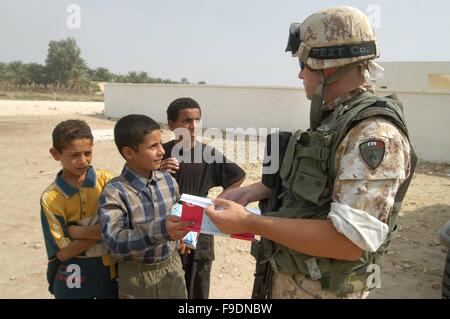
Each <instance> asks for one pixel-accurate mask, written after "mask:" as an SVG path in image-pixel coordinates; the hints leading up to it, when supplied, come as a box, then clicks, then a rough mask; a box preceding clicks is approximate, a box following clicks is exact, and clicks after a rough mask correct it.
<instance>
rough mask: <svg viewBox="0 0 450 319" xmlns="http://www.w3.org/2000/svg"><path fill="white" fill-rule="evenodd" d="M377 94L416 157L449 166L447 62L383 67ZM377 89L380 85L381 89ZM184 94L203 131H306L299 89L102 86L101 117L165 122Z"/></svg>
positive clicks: (306, 116)
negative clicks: (397, 104)
mask: <svg viewBox="0 0 450 319" xmlns="http://www.w3.org/2000/svg"><path fill="white" fill-rule="evenodd" d="M383 67H385V68H386V77H385V79H384V80H383V81H380V82H379V83H377V86H378V87H379V88H380V89H379V90H378V92H377V94H378V95H388V94H390V93H394V92H395V93H397V95H398V96H399V98H400V100H401V101H402V102H403V104H404V111H405V116H406V119H407V121H408V125H409V130H410V135H411V140H412V144H413V146H414V148H415V150H416V152H417V154H418V156H419V158H420V159H423V160H428V161H433V162H448V163H450V138H449V136H450V123H449V122H450V87H446V85H447V84H448V83H449V82H448V77H447V76H448V75H449V74H450V62H443V63H438V62H436V63H435V62H430V63H417V64H415V63H410V62H400V63H394V62H389V63H383ZM381 87H384V88H383V89H381ZM183 96H188V97H192V98H194V99H196V100H197V101H198V102H199V103H200V105H201V107H202V109H203V110H204V115H203V117H202V118H203V127H204V128H211V127H215V128H220V129H222V130H224V129H227V128H242V129H244V130H246V129H248V128H256V129H258V128H279V129H281V130H296V129H305V130H306V129H307V128H308V124H309V105H310V102H309V101H308V100H307V99H306V98H305V94H304V92H303V89H302V88H291V87H259V86H218V85H161V84H106V85H105V113H106V115H108V116H111V117H115V118H118V117H121V116H124V115H127V114H132V113H140V114H146V115H149V116H151V117H152V118H154V119H155V120H157V121H159V122H161V123H166V122H167V116H166V109H167V106H168V105H169V103H170V102H171V101H172V100H174V99H176V98H178V97H183Z"/></svg>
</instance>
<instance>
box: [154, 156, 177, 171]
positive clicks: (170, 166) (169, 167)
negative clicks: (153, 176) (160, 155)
mask: <svg viewBox="0 0 450 319" xmlns="http://www.w3.org/2000/svg"><path fill="white" fill-rule="evenodd" d="M179 169H180V163H179V162H178V160H177V159H176V158H175V157H169V158H167V159H165V160H163V161H161V166H160V167H159V170H160V171H168V172H169V173H170V174H175V173H176V172H177V171H178V170H179Z"/></svg>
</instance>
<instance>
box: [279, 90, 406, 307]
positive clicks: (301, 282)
mask: <svg viewBox="0 0 450 319" xmlns="http://www.w3.org/2000/svg"><path fill="white" fill-rule="evenodd" d="M361 90H364V89H363V88H360V89H359V90H357V91H355V92H354V94H347V95H345V96H343V97H342V99H344V100H348V99H349V98H351V97H352V96H354V95H355V94H357V93H358V92H361ZM342 99H341V101H342ZM341 101H335V102H341ZM334 104H338V103H334ZM325 108H328V109H330V106H329V105H328V106H325ZM373 139H376V140H381V141H383V142H384V143H385V148H386V153H385V157H384V160H383V161H382V162H381V164H380V165H379V166H378V167H377V168H376V169H375V170H373V169H372V168H371V167H369V166H368V165H367V164H366V163H365V162H364V160H363V159H362V158H361V155H360V150H359V145H361V144H362V143H364V142H367V141H370V140H373ZM335 163H336V179H335V182H334V187H333V202H336V203H339V204H342V205H347V206H350V207H351V208H353V209H358V210H361V211H364V212H366V213H368V214H370V215H371V216H374V217H375V218H377V219H378V220H380V221H381V222H383V223H386V222H387V218H388V217H389V214H390V211H391V210H392V207H393V205H394V199H395V195H396V193H397V190H398V188H399V186H400V185H401V183H402V182H403V181H404V180H405V179H406V178H407V177H408V176H409V173H410V144H409V142H408V139H407V138H406V136H405V135H404V134H403V132H401V131H400V130H399V129H398V128H397V127H396V126H395V125H393V124H392V123H391V122H389V121H387V120H385V119H383V118H379V117H374V118H369V119H367V120H364V121H362V122H361V123H359V124H358V125H356V126H355V127H354V128H353V129H352V130H350V132H349V133H348V134H347V135H346V137H345V138H344V140H343V141H342V143H341V144H340V145H339V147H338V149H337V151H336V159H335ZM367 295H368V292H356V293H353V294H349V295H348V296H347V297H346V298H350V299H353V298H366V297H367ZM272 298H274V299H313V298H316V299H317V298H319V299H322V298H323V299H326V298H333V299H334V298H338V297H337V295H336V294H334V293H331V292H329V291H325V290H322V289H321V284H320V281H319V280H316V281H314V280H311V279H309V278H306V277H305V275H303V274H301V273H299V274H295V275H289V274H282V273H274V275H273V282H272Z"/></svg>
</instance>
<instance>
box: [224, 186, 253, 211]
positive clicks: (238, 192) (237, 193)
mask: <svg viewBox="0 0 450 319" xmlns="http://www.w3.org/2000/svg"><path fill="white" fill-rule="evenodd" d="M250 196H251V192H249V190H248V189H247V188H246V187H239V188H233V189H230V190H227V191H225V192H223V193H222V194H221V195H220V198H223V199H226V200H231V201H233V202H236V203H238V204H241V205H242V206H247V205H248V204H249V203H251V199H250Z"/></svg>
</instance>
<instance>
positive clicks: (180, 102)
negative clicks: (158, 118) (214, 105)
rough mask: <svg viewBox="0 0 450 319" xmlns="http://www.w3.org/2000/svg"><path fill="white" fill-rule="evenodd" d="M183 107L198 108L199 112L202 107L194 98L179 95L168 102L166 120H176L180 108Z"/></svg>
mask: <svg viewBox="0 0 450 319" xmlns="http://www.w3.org/2000/svg"><path fill="white" fill-rule="evenodd" d="M183 109H199V110H200V113H201V112H202V109H201V108H200V105H199V104H198V103H197V101H196V100H194V99H191V98H190V97H181V98H179V99H176V100H175V101H173V102H172V103H170V105H169V107H168V108H167V120H168V121H171V122H176V121H177V119H178V114H179V113H180V110H183Z"/></svg>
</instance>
